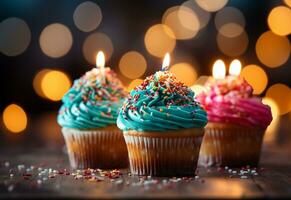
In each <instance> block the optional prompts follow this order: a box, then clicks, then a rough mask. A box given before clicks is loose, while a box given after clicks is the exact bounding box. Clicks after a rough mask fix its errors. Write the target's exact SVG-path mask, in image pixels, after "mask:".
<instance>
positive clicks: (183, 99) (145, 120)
mask: <svg viewBox="0 0 291 200" xmlns="http://www.w3.org/2000/svg"><path fill="white" fill-rule="evenodd" d="M206 123H207V117H206V112H205V111H204V110H203V109H201V107H200V106H199V104H198V103H197V102H196V101H195V100H194V92H192V91H191V90H190V89H189V88H188V87H187V86H185V85H184V84H183V83H181V82H179V81H178V80H177V79H176V77H175V76H174V75H173V74H172V73H170V72H168V71H159V72H156V73H155V74H154V75H151V76H149V77H147V78H146V79H145V80H144V81H143V83H142V84H141V85H139V86H137V87H136V88H134V90H132V91H131V93H130V95H129V97H128V99H127V100H126V101H125V103H124V105H123V107H122V109H121V111H120V113H119V116H118V119H117V126H118V127H119V128H120V129H122V130H139V131H165V130H173V129H180V128H194V127H199V128H200V127H204V126H205V125H206Z"/></svg>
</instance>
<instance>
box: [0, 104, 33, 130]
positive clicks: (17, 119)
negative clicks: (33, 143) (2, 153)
mask: <svg viewBox="0 0 291 200" xmlns="http://www.w3.org/2000/svg"><path fill="white" fill-rule="evenodd" d="M27 121H28V120H27V115H26V113H25V111H24V110H23V108H21V107H20V106H19V105H16V104H10V105H9V106H7V107H6V108H5V110H4V112H3V123H4V125H5V127H6V129H7V130H8V131H10V132H13V133H19V132H22V131H24V130H25V129H26V126H27Z"/></svg>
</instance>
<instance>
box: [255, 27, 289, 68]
mask: <svg viewBox="0 0 291 200" xmlns="http://www.w3.org/2000/svg"><path fill="white" fill-rule="evenodd" d="M256 54H257V57H258V59H259V60H260V61H261V62H262V63H263V64H264V65H266V66H268V67H279V66H280V65H282V64H284V63H285V62H287V60H288V59H289V56H290V43H289V40H288V38H287V37H284V36H279V35H276V34H274V33H272V32H271V31H267V32H265V33H263V34H262V35H261V36H260V37H259V39H258V40H257V43H256Z"/></svg>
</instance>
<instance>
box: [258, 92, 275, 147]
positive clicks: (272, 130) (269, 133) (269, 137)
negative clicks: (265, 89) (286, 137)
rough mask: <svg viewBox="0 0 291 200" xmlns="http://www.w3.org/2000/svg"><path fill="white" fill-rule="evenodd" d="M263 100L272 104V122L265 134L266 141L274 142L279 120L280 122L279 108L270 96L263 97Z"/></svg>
mask: <svg viewBox="0 0 291 200" xmlns="http://www.w3.org/2000/svg"><path fill="white" fill-rule="evenodd" d="M262 102H263V104H266V105H268V106H270V108H271V112H272V117H273V120H272V122H271V124H270V125H269V126H268V128H267V130H266V131H265V132H266V134H265V136H264V142H274V139H275V136H276V132H277V127H278V122H279V117H278V116H279V108H278V105H277V104H276V102H275V101H274V100H273V99H271V98H269V97H263V98H262Z"/></svg>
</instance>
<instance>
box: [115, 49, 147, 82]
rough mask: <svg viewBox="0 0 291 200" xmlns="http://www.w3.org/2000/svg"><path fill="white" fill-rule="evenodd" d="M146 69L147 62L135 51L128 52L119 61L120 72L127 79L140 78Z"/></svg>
mask: <svg viewBox="0 0 291 200" xmlns="http://www.w3.org/2000/svg"><path fill="white" fill-rule="evenodd" d="M146 68H147V62H146V60H145V58H144V57H143V55H142V54H140V53H139V52H137V51H129V52H127V53H126V54H124V55H123V56H122V57H121V59H120V61H119V69H120V72H121V73H122V74H123V75H124V76H125V77H127V78H130V79H136V78H139V77H141V76H142V75H143V74H144V72H145V71H146Z"/></svg>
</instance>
